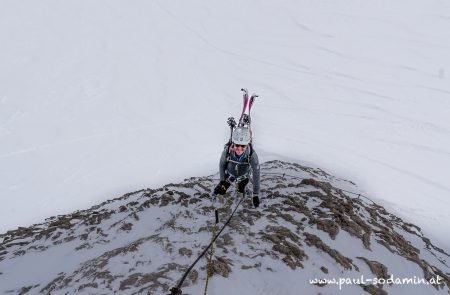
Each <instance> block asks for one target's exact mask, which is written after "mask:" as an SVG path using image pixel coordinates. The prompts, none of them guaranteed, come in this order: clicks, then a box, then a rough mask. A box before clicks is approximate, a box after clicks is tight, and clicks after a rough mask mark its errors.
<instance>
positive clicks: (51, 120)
mask: <svg viewBox="0 0 450 295" xmlns="http://www.w3.org/2000/svg"><path fill="white" fill-rule="evenodd" d="M449 40H450V3H449V2H448V1H438V0H435V1H425V0H420V1H419V0H412V1H411V0H409V1H406V0H399V1H394V2H393V1H387V0H383V1H376V2H370V3H367V2H362V1H356V0H351V1H306V0H305V1H277V2H276V3H275V2H267V1H256V0H249V1H245V2H242V1H225V2H223V1H222V2H219V1H209V2H207V3H206V2H204V1H183V2H179V1H178V2H175V1H132V2H124V1H117V0H113V1H106V0H100V1H63V2H61V1H50V0H43V1H39V2H36V1H8V0H2V1H0V143H1V144H0V196H1V201H2V205H1V206H0V232H5V231H6V230H8V229H13V228H16V227H17V226H19V225H21V226H25V225H29V224H31V223H34V222H38V221H39V220H42V219H43V218H45V217H47V216H50V215H56V214H61V213H68V212H71V211H73V210H75V209H80V208H86V207H88V206H91V205H94V204H96V203H98V202H101V201H104V200H106V199H108V198H111V197H113V196H117V195H120V194H124V193H126V192H129V191H135V190H138V189H141V188H145V187H157V186H160V185H163V184H164V183H167V182H174V181H181V180H182V179H184V178H186V177H188V176H191V175H205V174H212V173H215V172H216V171H217V162H218V157H219V154H220V151H221V147H222V144H223V143H224V142H225V141H226V138H227V131H228V130H227V127H226V125H225V121H226V118H227V117H229V116H231V115H234V116H237V115H238V112H239V111H240V102H241V101H240V93H239V89H240V88H241V87H247V88H249V90H250V91H255V92H257V93H258V94H259V95H260V97H261V99H260V100H259V101H258V102H257V104H256V105H255V108H254V111H253V121H254V133H255V144H256V145H257V147H258V151H259V154H260V157H261V159H262V160H269V159H294V161H295V162H301V163H306V164H308V165H310V166H313V167H321V168H323V169H325V170H327V171H330V172H332V173H333V174H336V175H340V176H342V177H344V178H346V179H351V180H353V181H355V182H357V183H358V185H359V186H360V187H361V188H362V189H363V190H364V191H365V192H366V193H367V194H368V195H370V196H372V197H374V198H376V199H377V200H378V201H379V202H380V203H381V204H382V205H384V206H386V208H387V209H389V210H391V211H393V212H395V213H396V214H397V215H399V216H401V217H403V218H406V219H407V220H408V221H410V222H413V223H415V224H417V225H418V226H420V227H421V228H422V229H423V231H424V232H425V233H427V234H428V235H429V236H430V237H432V238H433V240H436V241H439V244H440V245H442V246H443V247H444V248H445V249H447V250H448V249H450V244H449V241H448V239H447V240H446V238H445V234H446V233H447V230H446V228H445V225H446V224H448V223H449V222H450V213H449V210H448V208H450V199H449V197H448V196H449V192H450V185H449V183H448V175H449V174H450V148H449V146H450V136H449V135H450V120H448V118H447V117H448V114H449V113H450V112H449V111H450V86H449V85H450V83H449V82H450V81H449V79H450V78H449V77H450V74H449V71H450V43H449V42H450V41H449Z"/></svg>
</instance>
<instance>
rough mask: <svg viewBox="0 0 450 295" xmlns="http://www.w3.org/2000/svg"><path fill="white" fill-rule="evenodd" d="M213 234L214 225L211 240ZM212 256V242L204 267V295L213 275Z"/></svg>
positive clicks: (214, 230) (214, 233)
mask: <svg viewBox="0 0 450 295" xmlns="http://www.w3.org/2000/svg"><path fill="white" fill-rule="evenodd" d="M216 212H217V211H216ZM215 235H216V225H214V226H213V230H212V237H211V241H212V239H214V236H215ZM213 256H214V243H212V245H211V252H210V253H209V258H208V265H207V268H206V282H205V292H204V295H206V292H207V291H208V283H209V278H210V277H212V275H213V266H212V258H213Z"/></svg>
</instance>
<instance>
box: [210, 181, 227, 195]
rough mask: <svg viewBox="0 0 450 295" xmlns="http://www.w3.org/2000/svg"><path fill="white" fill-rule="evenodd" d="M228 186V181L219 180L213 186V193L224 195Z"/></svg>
mask: <svg viewBox="0 0 450 295" xmlns="http://www.w3.org/2000/svg"><path fill="white" fill-rule="evenodd" d="M229 187H230V183H229V182H228V181H221V182H219V184H218V185H217V186H216V187H215V188H214V194H215V195H225V193H226V192H227V189H228V188H229Z"/></svg>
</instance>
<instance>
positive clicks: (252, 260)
mask: <svg viewBox="0 0 450 295" xmlns="http://www.w3.org/2000/svg"><path fill="white" fill-rule="evenodd" d="M261 173H262V189H261V195H262V198H263V199H262V204H261V206H260V208H258V209H254V208H252V206H251V201H250V200H245V202H244V204H243V205H242V207H241V208H240V209H239V210H238V211H237V213H236V215H235V217H234V218H233V219H232V220H231V222H230V224H229V226H228V227H227V229H226V230H225V231H224V233H223V234H222V235H221V237H220V238H219V239H218V240H217V242H216V244H215V255H214V257H213V264H212V265H213V279H214V278H216V279H218V278H225V279H226V278H228V279H235V277H233V274H239V276H241V275H242V274H245V272H258V273H274V274H275V273H289V274H295V275H296V276H297V277H298V278H299V279H298V281H299V284H300V285H302V286H305V288H306V290H310V291H308V292H310V293H311V294H326V293H327V292H330V293H329V294H333V292H337V291H336V290H337V289H336V286H333V284H332V283H329V282H328V283H323V282H317V283H310V282H308V278H313V277H324V278H337V277H342V276H345V277H358V276H359V275H361V274H364V275H366V276H372V277H376V278H383V279H385V280H388V279H389V278H390V277H391V276H396V277H399V276H401V275H403V276H407V275H409V276H412V275H415V276H417V277H423V278H425V279H427V280H429V281H431V280H433V279H434V278H436V277H438V278H441V280H440V283H439V284H434V285H424V284H423V285H419V286H408V285H403V286H398V285H395V284H368V283H367V282H366V283H364V282H360V283H355V284H351V285H350V286H346V288H347V291H348V292H347V293H346V294H361V293H363V292H365V293H368V294H405V290H406V289H405V288H408V287H409V288H414V289H411V290H417V292H419V293H418V294H420V292H422V293H421V294H434V293H438V294H450V267H449V262H448V261H449V255H448V254H447V253H445V251H443V250H442V249H440V248H439V247H438V246H437V245H434V244H433V243H432V242H431V241H430V240H429V239H428V238H426V237H425V236H424V235H423V234H422V232H421V230H420V228H419V227H417V226H415V225H413V224H410V223H407V222H405V221H403V220H402V219H401V218H398V217H396V216H395V215H393V214H391V213H389V212H387V211H386V210H385V209H384V208H383V207H382V206H380V205H377V204H376V203H374V202H372V201H370V200H368V199H366V198H364V197H362V196H361V195H358V193H357V187H356V186H355V185H354V184H353V183H352V182H350V181H346V180H342V179H338V178H336V177H333V176H331V175H329V174H327V173H325V172H324V171H322V170H320V169H313V168H309V167H305V166H302V165H299V164H294V163H286V162H281V161H271V162H266V163H264V164H262V165H261ZM216 182H217V175H213V176H208V177H193V178H189V179H186V180H185V181H183V182H182V183H178V184H168V185H165V186H164V187H162V188H159V189H143V190H139V191H136V192H132V193H129V194H126V195H124V196H122V197H120V198H117V199H113V200H110V201H107V202H104V203H102V204H100V205H98V206H94V207H92V208H90V209H88V210H81V211H77V212H74V213H72V214H68V215H61V216H55V217H51V218H49V219H47V220H46V222H44V223H42V224H36V225H33V226H30V227H28V228H19V229H16V230H12V231H8V232H7V233H5V234H1V235H0V242H1V243H0V293H5V294H75V293H77V294H164V293H167V292H168V291H169V288H170V287H173V286H174V285H175V284H176V283H177V281H178V280H179V279H180V278H181V276H182V274H183V273H184V271H185V270H186V269H187V267H189V265H190V264H191V263H192V262H193V261H194V260H195V258H196V257H197V256H198V254H199V253H201V251H202V249H203V248H204V247H205V246H206V245H207V244H208V243H209V241H210V239H211V234H212V227H213V226H214V218H213V216H214V208H215V207H214V205H216V206H217V203H215V204H213V203H212V202H211V200H210V198H209V192H210V191H211V189H212V188H213V187H214V185H215V184H216ZM350 191H353V192H356V193H355V194H353V193H350ZM236 203H237V201H236V196H235V195H234V193H232V192H231V193H229V194H227V198H226V201H225V203H224V204H220V207H221V209H220V217H221V221H223V220H225V219H226V217H227V216H229V214H231V211H232V209H233V208H234V205H235V204H236ZM43 263H44V264H45V265H48V268H47V269H48V270H46V271H44V272H43V271H42V270H41V269H40V267H41V266H42V265H43ZM406 269H407V271H406ZM205 277H206V258H204V259H203V260H202V261H200V263H199V264H197V266H196V267H195V268H194V270H193V271H192V272H191V273H190V274H189V276H188V278H187V280H186V281H185V285H184V286H183V288H185V289H186V290H188V291H189V290H190V292H191V293H192V294H198V293H200V292H199V291H198V290H201V289H202V288H203V284H204V281H205ZM285 283H287V284H288V283H291V282H285ZM267 288H268V289H267V290H269V289H270V288H269V287H267ZM267 292H268V293H266V294H270V291H267ZM423 292H426V293H423ZM428 292H429V293H428ZM219 293H220V292H219V291H217V292H216V293H215V294H219ZM310 293H308V294H310ZM223 294H225V293H223ZM292 294H294V293H292ZM410 294H412V293H410Z"/></svg>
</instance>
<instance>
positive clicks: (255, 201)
mask: <svg viewBox="0 0 450 295" xmlns="http://www.w3.org/2000/svg"><path fill="white" fill-rule="evenodd" d="M252 201H253V206H255V208H258V206H259V197H258V195H253V200H252Z"/></svg>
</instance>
